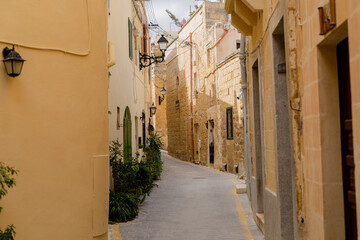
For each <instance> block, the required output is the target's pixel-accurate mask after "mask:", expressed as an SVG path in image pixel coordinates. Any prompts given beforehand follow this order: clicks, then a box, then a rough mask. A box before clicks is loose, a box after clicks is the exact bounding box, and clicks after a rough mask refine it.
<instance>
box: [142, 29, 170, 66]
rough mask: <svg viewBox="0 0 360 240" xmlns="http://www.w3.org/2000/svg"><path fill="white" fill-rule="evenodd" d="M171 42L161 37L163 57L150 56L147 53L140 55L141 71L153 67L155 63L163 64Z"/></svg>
mask: <svg viewBox="0 0 360 240" xmlns="http://www.w3.org/2000/svg"><path fill="white" fill-rule="evenodd" d="M168 43H169V41H168V40H167V39H166V38H165V37H164V35H161V37H160V39H159V41H158V45H159V48H160V51H161V56H156V55H153V56H149V55H147V54H146V53H145V54H142V53H139V56H140V57H139V63H140V70H141V69H143V68H146V67H149V66H151V65H152V64H153V63H162V62H163V61H164V60H165V51H166V48H167V45H168Z"/></svg>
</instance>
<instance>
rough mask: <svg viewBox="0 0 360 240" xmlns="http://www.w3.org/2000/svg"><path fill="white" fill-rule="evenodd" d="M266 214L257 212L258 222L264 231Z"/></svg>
mask: <svg viewBox="0 0 360 240" xmlns="http://www.w3.org/2000/svg"><path fill="white" fill-rule="evenodd" d="M264 220H265V217H264V214H263V213H257V214H256V224H257V225H258V227H259V228H260V230H261V231H262V232H263V233H264Z"/></svg>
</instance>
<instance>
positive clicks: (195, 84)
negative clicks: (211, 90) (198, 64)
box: [194, 73, 199, 91]
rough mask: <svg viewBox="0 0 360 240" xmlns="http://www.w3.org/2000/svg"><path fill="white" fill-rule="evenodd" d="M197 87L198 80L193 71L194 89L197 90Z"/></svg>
mask: <svg viewBox="0 0 360 240" xmlns="http://www.w3.org/2000/svg"><path fill="white" fill-rule="evenodd" d="M198 88H199V82H198V78H197V73H194V90H195V91H197V90H198Z"/></svg>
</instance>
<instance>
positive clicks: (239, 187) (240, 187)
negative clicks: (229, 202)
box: [236, 183, 247, 194]
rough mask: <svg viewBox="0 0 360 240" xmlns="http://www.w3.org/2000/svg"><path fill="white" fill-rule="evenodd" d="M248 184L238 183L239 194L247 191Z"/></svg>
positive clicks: (237, 191)
mask: <svg viewBox="0 0 360 240" xmlns="http://www.w3.org/2000/svg"><path fill="white" fill-rule="evenodd" d="M246 191H247V190H246V184H245V183H238V184H236V193H237V194H244V193H246Z"/></svg>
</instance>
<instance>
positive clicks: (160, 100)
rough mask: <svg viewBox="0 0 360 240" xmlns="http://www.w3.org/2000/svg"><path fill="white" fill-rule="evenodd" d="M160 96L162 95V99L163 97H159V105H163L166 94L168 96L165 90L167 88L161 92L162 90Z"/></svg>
mask: <svg viewBox="0 0 360 240" xmlns="http://www.w3.org/2000/svg"><path fill="white" fill-rule="evenodd" d="M160 94H161V95H162V97H161V96H159V105H161V103H162V102H163V101H164V99H165V94H166V89H165V87H163V88H162V89H161V90H160Z"/></svg>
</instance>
